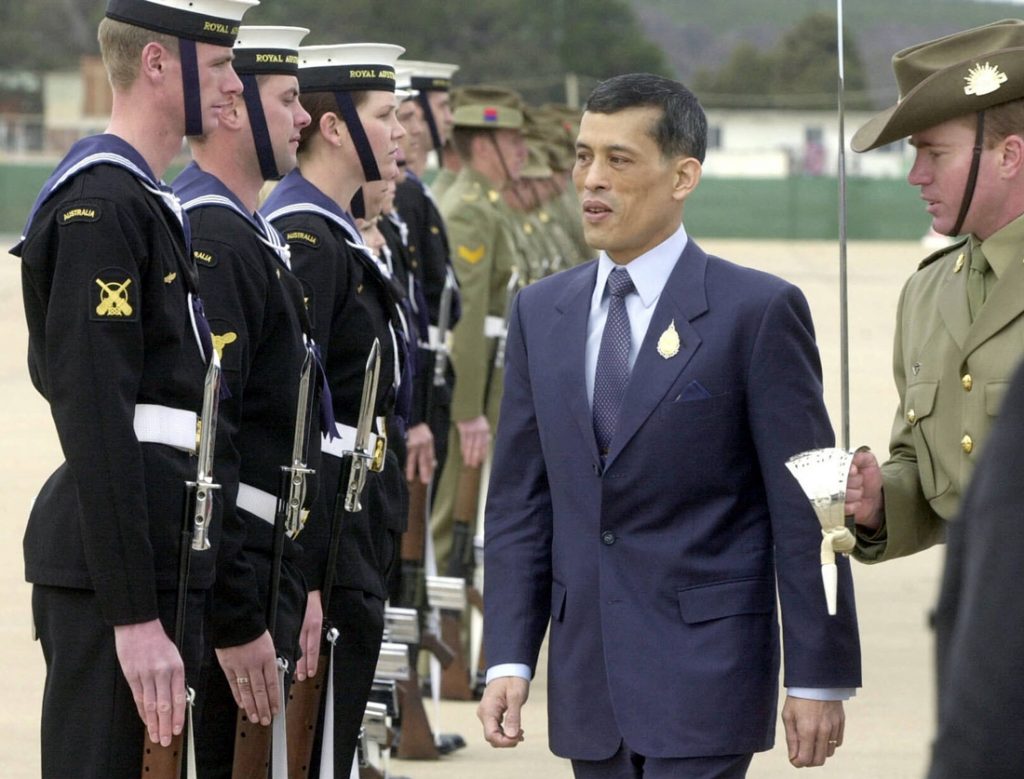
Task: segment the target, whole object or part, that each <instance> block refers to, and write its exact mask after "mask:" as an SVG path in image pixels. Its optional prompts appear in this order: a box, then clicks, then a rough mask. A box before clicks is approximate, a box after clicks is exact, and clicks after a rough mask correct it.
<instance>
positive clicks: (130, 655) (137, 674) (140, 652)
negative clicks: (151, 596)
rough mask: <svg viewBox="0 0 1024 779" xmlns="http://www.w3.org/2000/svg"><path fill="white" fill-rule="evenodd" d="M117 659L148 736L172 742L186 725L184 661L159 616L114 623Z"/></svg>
mask: <svg viewBox="0 0 1024 779" xmlns="http://www.w3.org/2000/svg"><path fill="white" fill-rule="evenodd" d="M114 646H115V648H116V650H117V660H118V662H119V663H120V664H121V671H122V672H123V673H124V677H125V679H127V680H128V686H129V687H131V689H132V697H133V698H134V699H135V706H136V708H137V709H138V711H139V717H140V718H141V719H142V721H143V722H144V723H145V724H146V730H147V731H148V732H149V740H150V741H152V742H153V743H154V744H157V743H159V744H162V745H163V746H165V747H166V746H170V744H171V737H172V736H176V735H178V734H179V733H181V729H182V728H183V727H184V726H185V700H186V692H185V663H184V662H183V661H182V659H181V655H180V654H179V653H178V650H177V649H176V648H175V646H174V642H173V641H171V639H170V637H169V636H168V635H167V633H166V632H164V628H163V625H161V624H160V620H158V619H154V620H151V621H149V622H139V623H136V624H134V625H116V626H115V627H114Z"/></svg>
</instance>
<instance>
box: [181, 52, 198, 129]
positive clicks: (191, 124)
mask: <svg viewBox="0 0 1024 779" xmlns="http://www.w3.org/2000/svg"><path fill="white" fill-rule="evenodd" d="M178 49H179V52H180V58H181V81H182V91H183V92H184V94H185V135H202V134H203V99H202V94H201V92H200V88H199V58H198V57H197V55H196V43H195V41H193V40H191V39H189V38H179V39H178Z"/></svg>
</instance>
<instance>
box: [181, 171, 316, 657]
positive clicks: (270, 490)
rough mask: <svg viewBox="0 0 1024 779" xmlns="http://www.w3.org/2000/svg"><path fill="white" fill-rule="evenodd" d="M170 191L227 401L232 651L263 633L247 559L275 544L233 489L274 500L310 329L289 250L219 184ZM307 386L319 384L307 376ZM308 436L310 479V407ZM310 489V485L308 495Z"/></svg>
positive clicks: (217, 607) (227, 632) (225, 621)
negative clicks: (177, 204)
mask: <svg viewBox="0 0 1024 779" xmlns="http://www.w3.org/2000/svg"><path fill="white" fill-rule="evenodd" d="M174 186H175V190H176V191H177V193H178V195H179V196H180V197H181V200H182V205H183V207H184V208H185V211H186V213H187V214H188V217H189V222H190V223H191V226H192V253H193V257H194V258H195V260H196V265H197V267H198V268H199V285H200V289H201V291H202V294H203V304H204V306H205V309H206V317H207V320H208V321H209V323H210V328H211V330H212V331H213V341H214V346H215V348H216V349H217V350H218V352H219V354H220V358H221V366H222V368H223V371H224V379H225V381H226V382H227V385H228V388H229V389H230V391H231V396H230V397H229V398H226V399H224V400H222V401H221V404H220V413H219V419H218V425H217V464H216V473H217V478H218V480H219V481H220V482H221V483H222V485H223V488H222V494H223V496H224V514H223V528H224V529H223V537H222V541H221V547H220V552H219V560H218V570H217V581H216V583H215V585H214V590H213V603H212V609H211V616H212V625H211V628H212V637H213V642H214V645H215V646H236V645H238V644H243V643H247V642H248V641H251V640H253V639H254V638H256V637H258V636H259V635H260V634H261V633H262V632H263V631H264V630H265V629H266V628H267V625H266V620H265V614H266V609H265V606H264V604H263V603H261V599H260V598H259V597H258V593H259V591H260V589H261V588H262V590H263V591H266V590H267V588H268V582H257V580H256V573H255V571H254V569H253V565H252V562H251V558H250V555H258V556H262V557H264V558H269V557H270V555H271V553H272V550H273V542H274V533H273V529H274V528H273V525H272V524H271V522H270V521H269V520H270V519H272V517H271V516H270V515H268V514H264V515H263V516H262V517H261V516H258V515H257V514H256V513H250V511H247V510H246V509H245V508H243V507H240V506H238V505H237V504H236V496H237V492H238V489H239V483H241V484H242V485H245V486H244V487H242V489H248V490H252V489H255V490H259V491H261V492H262V493H265V494H268V495H277V493H278V491H279V488H280V486H281V485H280V479H281V468H282V466H286V465H290V464H291V461H292V449H293V443H294V436H295V419H296V409H297V406H298V394H299V376H300V372H301V370H302V365H303V361H304V359H305V357H306V354H307V339H306V335H307V334H308V330H309V320H308V318H307V317H306V312H305V308H304V306H303V302H302V289H301V286H300V284H299V282H298V280H297V279H296V278H295V277H294V276H293V275H292V273H291V271H290V269H289V265H288V247H287V245H286V244H285V243H284V241H283V239H281V237H280V236H279V235H278V234H277V232H276V231H275V230H274V228H273V227H271V226H270V225H269V224H268V223H267V222H266V221H265V220H263V219H262V217H259V216H258V215H253V214H249V213H247V212H246V209H245V206H244V205H243V204H242V203H241V201H239V200H238V198H237V197H236V196H235V195H234V194H233V193H232V192H231V191H230V190H228V189H227V188H226V187H225V186H224V185H223V184H222V183H221V182H220V180H219V179H217V178H216V177H215V176H213V175H211V174H209V173H206V172H204V171H202V170H201V169H200V168H199V167H198V166H197V165H195V164H194V163H193V164H192V165H190V166H189V167H188V168H186V169H185V170H184V171H183V172H182V174H181V175H180V176H179V177H178V178H177V179H176V180H175V182H174ZM312 379H313V381H314V382H315V381H316V379H317V374H316V372H315V371H314V373H313V376H312ZM306 429H307V444H308V443H309V441H310V440H311V442H312V443H311V444H310V445H307V452H308V454H307V457H306V464H307V465H308V466H309V467H312V468H314V469H316V468H317V467H319V459H320V425H319V417H318V415H317V413H316V408H315V407H314V408H312V409H310V411H309V416H308V417H307V420H306ZM315 489H316V484H315V481H313V480H309V482H308V483H307V493H308V494H315ZM242 502H243V504H245V505H251V504H246V502H245V501H244V500H243V501H242ZM243 545H244V549H245V550H246V553H245V554H243V553H242V549H243ZM296 553H297V548H296V544H295V543H294V542H293V541H292V540H291V539H290V538H287V537H286V538H285V540H284V555H285V558H286V559H294V558H295V556H296ZM264 568H265V566H261V570H262V569H264ZM290 573H294V574H296V575H297V573H298V571H297V569H296V568H294V567H293V566H285V567H284V568H283V569H282V575H284V576H289V574H290ZM298 578H300V579H301V577H298ZM293 584H294V583H293ZM300 586H301V584H300Z"/></svg>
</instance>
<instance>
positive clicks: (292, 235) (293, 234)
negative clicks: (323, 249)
mask: <svg viewBox="0 0 1024 779" xmlns="http://www.w3.org/2000/svg"><path fill="white" fill-rule="evenodd" d="M284 239H285V240H286V241H287V242H288V243H301V244H302V245H303V246H309V247H310V248H313V249H319V248H320V244H321V240H320V236H319V235H317V234H316V233H311V232H310V231H309V230H287V231H285V234H284Z"/></svg>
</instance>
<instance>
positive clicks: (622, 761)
mask: <svg viewBox="0 0 1024 779" xmlns="http://www.w3.org/2000/svg"><path fill="white" fill-rule="evenodd" d="M753 757H754V756H753V755H722V756H716V757H674V758H673V757H644V756H643V755H639V754H637V753H636V752H634V751H633V750H632V749H630V748H629V747H628V746H626V742H625V741H623V742H622V744H621V745H620V746H619V751H618V752H616V753H615V754H614V755H612V756H611V757H609V758H608V759H607V760H573V761H572V771H573V775H574V776H575V777H576V779H640V778H641V777H643V779H743V777H745V776H746V775H747V769H748V768H749V767H750V761H751V760H752V759H753Z"/></svg>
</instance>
